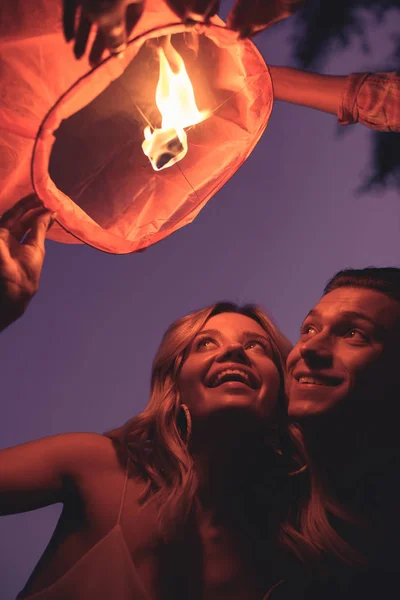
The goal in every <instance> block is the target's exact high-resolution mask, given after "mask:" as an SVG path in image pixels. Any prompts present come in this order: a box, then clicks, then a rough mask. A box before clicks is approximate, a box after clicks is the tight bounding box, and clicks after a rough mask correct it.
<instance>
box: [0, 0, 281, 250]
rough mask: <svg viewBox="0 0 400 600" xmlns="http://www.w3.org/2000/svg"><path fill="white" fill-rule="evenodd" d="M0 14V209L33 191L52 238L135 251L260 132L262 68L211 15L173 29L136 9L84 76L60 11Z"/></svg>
mask: <svg viewBox="0 0 400 600" xmlns="http://www.w3.org/2000/svg"><path fill="white" fill-rule="evenodd" d="M7 5H9V11H8V10H5V9H4V8H3V9H2V11H3V12H4V15H5V18H3V20H2V23H1V25H0V56H1V65H0V66H1V78H2V90H6V91H5V92H2V94H1V96H0V130H1V135H0V180H1V181H0V212H4V210H6V209H7V208H9V206H11V205H12V204H14V203H15V202H16V201H17V200H18V199H19V198H20V197H22V196H23V195H25V194H28V193H30V192H31V191H32V187H33V188H34V190H35V191H36V193H37V195H38V196H39V197H40V199H41V200H42V201H43V202H44V204H45V205H46V206H47V207H48V208H50V209H51V210H54V211H56V212H57V222H56V223H55V224H54V226H53V227H52V229H51V230H50V232H49V234H48V235H49V237H50V238H51V239H54V240H57V241H60V242H65V243H86V244H89V245H91V246H93V247H95V248H98V249H99V250H103V251H105V252H110V253H114V254H126V253H129V252H136V251H140V250H144V249H145V248H147V247H148V246H150V245H152V244H154V243H156V242H158V241H160V240H162V239H164V238H165V237H167V236H168V235H170V234H171V233H173V232H174V231H176V230H177V229H179V228H180V227H182V226H184V225H187V224H188V223H190V222H192V221H193V219H194V218H195V217H196V215H197V214H198V213H199V211H200V210H201V209H202V207H203V206H204V205H205V204H206V203H207V202H208V200H209V199H210V198H211V197H212V196H213V195H214V194H215V193H216V192H217V191H218V190H219V189H220V188H221V187H222V186H223V185H224V183H225V182H226V181H227V180H228V179H229V178H230V177H232V175H233V174H234V173H235V172H236V170H237V169H238V168H239V167H240V165H241V164H242V163H243V162H244V161H245V160H246V158H247V157H248V156H249V154H250V153H251V152H252V150H253V148H254V147H255V145H256V144H257V142H258V140H259V139H260V137H261V135H262V133H263V131H264V129H265V127H266V125H267V123H268V119H269V117H270V113H271V109H272V101H273V94H272V85H271V78H270V75H269V71H268V68H267V66H266V64H265V62H264V60H263V58H262V56H261V55H260V53H259V51H258V50H257V48H256V47H255V46H254V44H253V43H252V42H251V41H249V40H244V41H240V42H238V40H237V35H236V34H235V33H233V32H231V31H230V30H228V29H227V28H226V27H225V25H224V23H223V22H222V21H221V20H220V19H219V18H218V17H214V18H213V19H212V20H211V23H210V24H207V25H205V24H199V23H197V24H183V23H176V16H175V15H174V14H173V13H172V12H171V11H170V10H169V9H168V7H167V6H166V5H165V4H164V3H163V2H162V1H159V0H157V1H155V0H147V2H146V9H145V12H144V14H143V16H142V18H141V20H140V21H139V24H138V26H137V27H136V29H135V30H134V37H133V39H131V40H130V42H129V45H128V47H127V49H126V51H125V52H124V54H123V56H122V57H121V56H119V57H118V56H110V57H108V58H106V59H105V60H104V61H103V62H102V63H101V64H100V65H99V66H97V67H96V68H94V69H91V68H90V66H89V65H88V62H87V59H86V58H84V59H82V60H81V61H76V60H75V58H74V57H73V54H72V50H71V48H70V47H69V46H68V45H67V44H66V43H65V41H64V39H63V37H62V33H61V25H60V24H61V14H60V7H59V6H58V5H61V3H58V2H54V1H53V0H41V1H39V2H38V3H37V4H36V5H35V7H36V8H35V9H34V10H33V14H32V10H31V9H30V8H29V10H28V7H27V3H26V2H24V1H23V0H17V1H13V2H12V1H11V0H7ZM16 5H18V6H17V7H16ZM2 17H3V15H2ZM7 19H8V20H9V23H7Z"/></svg>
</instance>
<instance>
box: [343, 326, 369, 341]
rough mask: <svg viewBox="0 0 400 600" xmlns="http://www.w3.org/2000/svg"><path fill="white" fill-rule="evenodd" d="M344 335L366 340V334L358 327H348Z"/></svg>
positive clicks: (353, 338)
mask: <svg viewBox="0 0 400 600" xmlns="http://www.w3.org/2000/svg"><path fill="white" fill-rule="evenodd" d="M344 337H347V338H350V339H352V340H357V341H362V342H368V336H366V335H365V333H363V332H362V331H360V330H359V329H349V330H348V331H347V332H346V334H345V336H344Z"/></svg>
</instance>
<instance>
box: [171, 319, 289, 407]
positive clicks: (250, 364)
mask: <svg viewBox="0 0 400 600" xmlns="http://www.w3.org/2000/svg"><path fill="white" fill-rule="evenodd" d="M271 356H272V353H271V345H270V341H269V338H268V336H267V334H266V332H265V331H264V329H263V328H262V327H261V326H260V325H259V324H258V323H257V322H256V321H254V320H253V319H251V318H250V317H247V316H245V315H241V314H236V313H222V314H218V315H215V316H213V317H211V318H210V319H209V320H208V321H207V323H206V324H205V326H204V327H203V329H202V331H200V332H199V334H198V335H197V336H196V338H195V339H194V340H193V343H192V344H191V347H190V349H189V353H188V356H187V358H186V360H185V362H184V364H183V366H182V369H181V372H180V376H179V381H178V388H179V392H180V396H181V401H182V403H183V404H186V405H187V406H188V408H189V410H190V413H191V416H192V417H193V418H207V417H209V416H210V415H211V414H213V413H214V414H215V413H216V412H217V411H221V410H225V409H226V408H228V409H229V408H234V409H238V408H240V409H241V410H244V411H245V412H246V411H250V412H251V413H253V414H256V415H258V416H260V417H261V418H265V419H268V418H269V417H271V415H274V414H275V410H276V404H277V399H278V392H279V387H280V377H279V372H278V369H277V368H276V366H275V364H274V362H273V360H272V358H271Z"/></svg>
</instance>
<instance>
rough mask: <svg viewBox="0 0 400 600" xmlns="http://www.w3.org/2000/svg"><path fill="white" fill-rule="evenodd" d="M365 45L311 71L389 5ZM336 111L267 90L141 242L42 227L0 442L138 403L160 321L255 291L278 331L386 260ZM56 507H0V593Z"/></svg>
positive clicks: (266, 41)
mask: <svg viewBox="0 0 400 600" xmlns="http://www.w3.org/2000/svg"><path fill="white" fill-rule="evenodd" d="M366 26H367V27H368V32H369V39H370V43H371V54H370V55H364V54H363V53H362V51H361V49H360V47H359V45H358V43H355V44H354V45H353V46H352V47H351V48H349V49H346V50H345V51H341V50H340V49H338V51H337V52H336V54H335V58H334V59H332V60H331V61H330V62H329V63H328V64H327V65H326V67H325V69H324V72H326V73H332V74H345V73H347V72H351V71H363V70H371V69H374V68H377V67H379V66H380V65H381V64H382V63H384V60H385V58H386V56H388V55H389V53H390V52H391V50H392V44H393V41H392V40H391V34H393V33H394V32H395V31H396V29H397V31H398V30H399V26H400V19H399V16H398V13H397V15H396V13H393V18H392V19H390V20H389V19H388V20H387V21H386V22H385V23H383V25H382V26H380V27H379V28H377V27H376V26H373V27H370V26H368V20H367V19H366ZM291 33H292V25H291V23H290V22H286V23H283V24H280V25H278V26H276V27H274V28H273V29H272V30H270V31H268V32H266V33H264V34H263V35H261V36H260V37H259V38H257V40H256V42H257V45H258V47H259V48H260V50H261V51H262V53H263V55H264V57H265V59H266V61H267V62H270V63H271V64H287V65H288V64H292V63H291V58H290V56H291V49H290V44H289V39H290V35H291ZM340 133H342V134H343V135H338V127H337V126H336V123H335V118H334V117H332V116H329V115H324V114H322V113H318V112H313V111H310V110H307V109H304V108H300V107H295V106H290V105H284V104H282V103H276V104H275V106H274V109H273V113H272V117H271V120H270V123H269V125H268V128H267V130H266V132H265V134H264V136H263V138H262V139H261V141H260V143H259V144H258V146H257V147H256V149H255V150H254V152H253V154H252V155H251V156H250V158H249V159H248V161H247V162H246V163H245V164H244V166H243V167H242V168H241V169H240V171H239V172H238V173H236V175H235V176H234V177H233V178H232V179H231V180H230V181H229V182H228V183H227V184H226V185H225V187H224V188H223V189H222V190H221V191H220V192H219V193H218V194H217V195H216V196H215V197H214V198H213V199H212V200H210V202H209V203H208V205H207V206H206V207H205V208H204V209H203V211H202V212H201V213H200V215H199V216H198V217H197V219H196V220H195V221H194V223H193V224H192V225H189V226H187V227H185V228H183V229H181V230H180V231H178V232H177V233H175V234H174V235H173V236H171V237H170V238H168V239H166V240H165V241H163V242H161V243H160V244H158V245H156V246H154V247H151V248H150V249H148V250H147V251H146V252H144V253H140V254H132V255H127V256H110V255H106V254H103V253H101V252H99V251H96V250H93V249H91V248H89V247H86V246H67V245H61V244H58V243H55V242H48V244H47V257H46V263H45V269H44V273H43V277H42V283H41V288H40V291H39V293H38V294H37V296H36V298H35V299H34V301H33V302H32V304H31V306H30V308H29V310H28V312H27V314H26V315H25V316H24V317H23V318H22V319H21V320H20V321H19V322H17V323H16V324H14V325H13V326H12V327H10V328H9V329H8V330H7V331H6V332H5V333H3V334H2V339H1V346H0V364H1V377H2V395H3V400H2V404H3V416H2V419H1V421H0V439H1V445H2V446H4V447H6V446H11V445H14V444H18V443H22V442H24V441H28V440H31V439H35V438H38V437H43V436H46V435H49V434H54V433H61V432H67V431H97V432H101V431H103V430H105V429H107V428H110V427H113V426H116V425H118V424H120V423H122V422H124V421H125V420H127V419H128V418H129V417H130V416H132V415H133V414H136V413H138V412H139V411H140V410H141V409H143V407H144V406H145V404H146V402H147V398H148V383H149V372H150V365H151V361H152V358H153V355H154V353H155V350H156V348H157V345H158V343H159V341H160V337H161V335H162V333H163V331H164V330H165V328H166V327H167V326H168V325H169V323H170V322H171V321H173V320H174V319H176V318H177V317H179V316H182V315H183V314H185V313H187V312H189V311H191V310H194V309H197V308H200V307H202V306H204V305H207V304H209V303H211V302H214V301H216V300H221V299H229V300H234V301H238V302H247V301H252V302H257V303H260V304H262V305H263V306H264V307H265V308H266V309H267V310H268V311H269V312H270V313H271V314H272V316H273V317H274V318H275V320H276V321H277V323H278V325H279V326H280V327H281V328H282V330H283V331H284V333H285V334H286V335H287V336H288V337H289V338H290V339H292V340H293V341H294V340H295V339H296V337H297V331H298V327H299V325H300V322H301V320H302V318H303V317H304V315H305V313H306V312H307V311H308V310H309V309H310V308H311V306H312V305H313V304H314V303H315V301H316V300H317V299H318V296H319V294H320V292H321V289H322V287H323V285H324V283H325V282H326V280H327V279H328V278H329V276H330V275H332V274H333V273H334V272H335V271H337V270H339V269H340V268H343V267H347V266H357V267H362V266H367V265H376V266H381V265H397V266H400V265H399V232H400V224H399V218H400V204H399V199H398V197H397V194H396V193H395V192H386V193H382V194H380V195H357V194H356V193H355V190H356V189H357V187H358V185H360V183H361V182H362V175H363V173H364V170H365V169H367V168H368V164H367V160H368V156H369V144H370V138H369V135H368V131H367V130H366V129H364V128H363V127H361V126H353V127H351V128H348V130H347V131H344V130H341V131H340ZM59 512H60V507H59V506H56V507H50V508H46V509H42V510H39V511H35V512H32V513H27V514H24V515H17V516H12V517H7V518H3V519H1V521H0V556H1V557H2V559H1V564H0V582H1V583H0V586H1V589H0V597H1V598H2V600H8V599H11V598H13V597H15V595H16V593H17V592H18V591H19V590H20V589H21V588H22V586H23V585H24V582H25V580H26V578H27V577H28V575H29V573H30V572H31V570H32V568H33V566H34V565H35V563H36V561H37V559H38V558H39V556H40V554H41V552H42V551H43V549H44V547H45V545H46V543H47V541H48V539H49V536H50V534H51V532H52V530H53V528H54V525H55V522H56V519H57V516H58V514H59Z"/></svg>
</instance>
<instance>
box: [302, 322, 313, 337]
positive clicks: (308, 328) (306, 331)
mask: <svg viewBox="0 0 400 600" xmlns="http://www.w3.org/2000/svg"><path fill="white" fill-rule="evenodd" d="M316 332H317V330H316V328H315V327H314V325H309V324H308V323H307V324H305V325H303V326H302V328H301V331H300V333H301V335H314V334H315V333H316Z"/></svg>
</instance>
